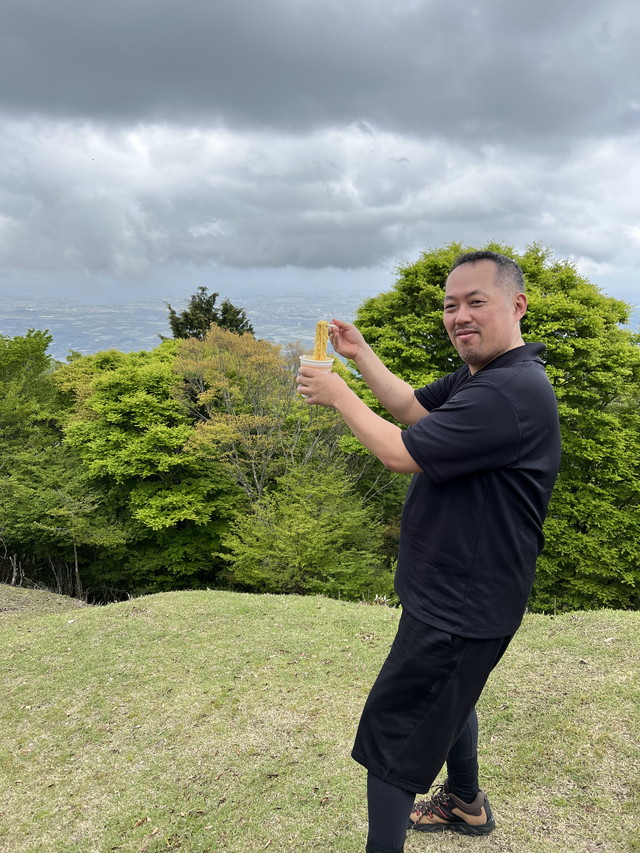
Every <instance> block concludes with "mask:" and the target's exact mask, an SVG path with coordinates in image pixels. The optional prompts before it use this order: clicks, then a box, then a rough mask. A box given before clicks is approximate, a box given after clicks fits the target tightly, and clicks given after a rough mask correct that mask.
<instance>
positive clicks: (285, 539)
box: [224, 462, 392, 599]
mask: <svg viewBox="0 0 640 853" xmlns="http://www.w3.org/2000/svg"><path fill="white" fill-rule="evenodd" d="M276 485H277V488H274V489H273V490H269V491H267V492H265V493H263V495H262V496H261V498H260V499H259V500H258V501H256V502H254V504H253V505H252V507H251V509H250V511H249V512H248V513H247V514H246V515H242V516H239V517H238V518H237V519H236V521H235V522H234V523H233V525H232V527H231V531H230V533H229V534H227V536H226V537H225V539H224V545H225V547H226V549H227V555H226V559H227V560H228V561H229V563H230V568H229V576H230V579H231V580H232V582H233V583H234V584H235V585H236V586H239V587H240V588H245V589H251V590H254V591H256V592H271V593H296V594H300V595H303V594H309V593H311V594H322V595H329V596H332V597H335V598H337V597H342V598H348V599H358V598H361V597H366V598H368V599H372V598H374V596H375V595H388V594H389V593H390V592H391V590H392V575H391V572H390V571H389V570H388V568H387V569H385V566H384V562H383V560H382V557H381V546H382V530H381V526H380V524H379V523H378V522H377V521H376V519H375V517H374V515H373V513H372V512H371V508H370V507H369V508H367V507H366V506H364V505H363V503H362V500H361V499H360V498H359V496H358V495H357V493H356V491H355V489H354V488H353V484H352V483H351V482H350V479H349V476H348V473H347V471H346V469H345V467H344V465H341V464H340V463H336V462H333V463H330V462H327V464H326V465H325V466H324V467H323V468H322V469H313V468H311V467H305V468H294V469H292V470H290V471H289V472H288V473H286V474H284V475H283V476H282V477H280V478H279V479H278V481H277V484H276Z"/></svg>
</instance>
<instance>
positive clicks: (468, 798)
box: [298, 251, 560, 853]
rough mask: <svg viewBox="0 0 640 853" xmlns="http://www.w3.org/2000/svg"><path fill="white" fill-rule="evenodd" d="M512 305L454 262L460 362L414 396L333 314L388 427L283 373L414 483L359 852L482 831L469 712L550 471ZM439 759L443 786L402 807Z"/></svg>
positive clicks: (518, 612) (543, 392)
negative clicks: (424, 836)
mask: <svg viewBox="0 0 640 853" xmlns="http://www.w3.org/2000/svg"><path fill="white" fill-rule="evenodd" d="M526 308H527V297H526V295H525V293H524V279H523V276H522V271H521V269H520V267H519V266H518V265H517V264H516V263H515V262H514V261H512V260H511V259H510V258H507V257H505V256H504V255H499V254H497V253H494V252H489V251H482V252H472V253H467V254H464V255H461V256H460V257H459V258H458V259H457V260H456V262H455V263H454V266H453V268H452V270H451V272H450V274H449V277H448V278H447V282H446V288H445V296H444V325H445V328H446V330H447V332H448V334H449V337H450V339H451V342H452V343H453V345H454V347H455V348H456V350H457V351H458V354H459V355H460V357H461V358H462V360H463V362H465V364H464V366H463V367H461V368H460V369H459V370H458V371H457V372H456V373H453V374H450V375H448V376H445V377H444V378H443V379H439V380H437V381H436V382H433V383H432V384H430V385H428V386H426V387H425V388H421V389H418V390H417V391H415V392H414V391H413V389H412V388H411V387H410V386H409V385H407V383H405V382H404V381H403V380H401V379H400V378H399V377H397V376H394V375H393V374H392V373H391V372H390V371H389V370H387V368H386V367H385V366H384V365H383V364H382V363H381V361H380V360H379V359H378V358H377V356H376V355H375V354H374V353H373V351H372V350H371V348H370V347H369V346H368V345H367V344H366V342H365V341H364V338H363V337H362V335H361V334H360V332H359V331H358V330H357V329H356V328H355V327H354V326H352V325H350V324H347V323H342V322H339V321H337V320H334V321H333V324H332V326H331V328H330V332H331V340H332V343H333V347H334V349H335V350H336V352H338V353H339V354H341V355H343V356H345V357H347V358H350V359H353V361H354V362H355V364H356V366H357V368H358V370H359V371H360V373H361V375H362V377H363V378H364V380H365V382H366V383H367V384H368V385H369V387H370V388H371V390H372V391H373V393H374V394H375V396H376V397H377V398H378V400H379V401H380V402H381V403H382V404H383V405H384V406H385V408H386V409H387V410H388V411H389V412H390V413H391V414H392V415H393V416H394V417H395V418H396V419H397V420H398V421H399V422H400V423H404V424H407V429H404V430H402V429H400V428H399V427H397V426H395V425H394V424H392V423H389V422H388V421H385V420H384V419H383V418H380V417H379V416H378V415H376V414H375V413H374V412H373V411H371V410H370V409H369V408H368V407H367V406H366V405H365V404H364V403H363V402H362V401H361V400H360V399H359V398H358V397H357V396H356V394H354V393H353V392H352V391H351V390H350V389H349V388H348V386H347V385H346V383H345V382H344V381H343V380H342V379H341V378H340V377H339V376H337V375H336V374H321V373H320V372H319V371H314V370H313V369H309V368H301V369H300V371H299V373H298V390H299V391H300V392H301V393H304V394H307V395H308V399H307V403H309V404H310V405H321V406H332V407H334V408H335V409H337V411H338V412H340V414H341V415H342V417H343V418H344V420H345V422H346V423H347V425H348V426H349V428H350V429H351V431H352V432H353V433H354V435H355V436H357V438H359V439H360V441H361V442H362V443H363V444H364V445H365V446H366V447H367V448H368V449H369V450H370V451H371V452H372V453H374V454H375V455H376V456H377V457H378V458H379V459H380V460H381V462H382V463H383V464H384V465H385V466H386V467H387V468H389V469H391V470H393V471H399V472H407V473H408V472H411V473H413V474H414V477H413V479H412V481H411V485H410V487H409V490H408V492H407V497H406V500H405V505H404V509H403V515H402V527H401V534H400V548H399V556H398V569H397V572H396V580H395V585H396V590H397V592H398V596H399V598H400V601H401V604H402V615H401V618H400V624H399V626H398V633H397V635H396V638H395V640H394V642H393V645H392V647H391V651H390V653H389V656H388V658H387V660H386V661H385V663H384V665H383V667H382V670H381V672H380V674H379V676H378V678H377V680H376V682H375V684H374V686H373V688H372V690H371V693H370V695H369V698H368V699H367V702H366V705H365V708H364V711H363V713H362V718H361V720H360V725H359V727H358V733H357V736H356V741H355V745H354V748H353V757H354V758H355V760H356V761H358V762H360V763H361V764H362V765H364V766H365V767H366V768H367V769H368V781H367V799H368V807H369V835H368V840H367V853H401V851H402V850H403V849H404V838H405V835H406V829H407V825H408V826H409V827H411V828H413V829H416V830H420V831H425V832H431V831H436V830H442V829H450V830H454V831H456V832H461V833H464V834H468V835H486V834H487V833H489V832H490V831H491V830H492V829H493V827H494V825H495V823H494V819H493V816H492V813H491V808H490V806H489V802H488V800H487V797H486V794H485V793H484V792H483V791H481V790H480V787H479V782H478V761H477V737H478V728H477V716H476V713H475V705H476V702H477V700H478V698H479V696H480V693H481V692H482V689H483V687H484V685H485V683H486V680H487V678H488V677H489V674H490V672H491V670H492V669H493V667H494V666H495V665H496V664H497V662H498V661H499V660H500V658H501V656H502V655H503V653H504V651H505V649H506V648H507V646H508V644H509V641H510V640H511V638H512V637H513V634H514V633H515V631H516V630H517V628H518V626H519V624H520V622H521V620H522V616H523V613H524V610H525V607H526V602H527V598H528V596H529V593H530V591H531V585H532V582H533V575H534V571H535V564H536V559H537V557H538V554H539V553H540V550H541V549H542V545H543V535H542V523H543V520H544V517H545V514H546V510H547V506H548V503H549V498H550V496H551V491H552V488H553V485H554V482H555V479H556V476H557V472H558V467H559V462H560V432H559V424H558V414H557V404H556V400H555V396H554V394H553V390H552V388H551V385H550V384H549V381H548V379H547V377H546V375H545V372H544V367H543V364H542V362H541V361H540V359H539V358H538V354H539V353H540V351H541V350H542V349H543V345H541V344H525V342H524V341H523V339H522V336H521V332H520V320H521V318H522V317H523V316H524V314H525V312H526ZM445 763H446V765H447V773H448V777H447V780H446V781H445V783H444V785H443V786H441V787H440V789H439V790H438V791H437V793H436V794H435V795H434V796H433V797H432V798H431V799H430V800H428V801H426V802H425V801H423V802H419V803H417V804H415V805H414V797H415V793H416V792H418V791H426V790H428V789H429V788H430V787H431V785H432V784H433V781H434V780H435V778H436V776H437V774H438V773H439V771H440V768H441V767H442V766H443V765H444V764H445ZM407 820H408V824H407Z"/></svg>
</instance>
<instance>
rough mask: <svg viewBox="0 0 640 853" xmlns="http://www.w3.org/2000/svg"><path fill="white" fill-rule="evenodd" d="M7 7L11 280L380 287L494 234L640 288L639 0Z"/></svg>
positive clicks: (614, 284)
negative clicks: (407, 266) (401, 271)
mask: <svg viewBox="0 0 640 853" xmlns="http://www.w3.org/2000/svg"><path fill="white" fill-rule="evenodd" d="M2 5H3V12H2V25H1V27H0V122H1V128H0V289H1V290H2V291H3V292H9V291H15V290H16V288H18V287H24V288H27V289H30V290H32V291H33V289H34V288H40V290H41V291H42V292H46V291H47V290H48V292H49V293H51V294H52V295H56V294H58V295H60V294H62V293H66V292H67V291H69V292H70V291H71V290H73V289H74V288H75V289H76V290H78V289H82V290H84V292H85V294H91V295H92V296H93V295H94V294H95V298H96V299H98V298H104V297H105V296H107V295H108V293H109V292H113V293H114V294H115V293H119V294H125V293H126V294H127V295H130V296H135V295H136V294H137V293H144V294H145V295H148V294H149V292H150V291H153V289H154V288H162V294H163V296H166V295H171V292H170V288H171V285H170V284H169V282H178V281H183V282H186V283H187V285H186V286H188V287H191V284H192V283H193V282H197V283H198V284H200V283H203V284H208V285H212V287H213V288H214V289H222V290H223V291H224V287H225V284H224V283H225V282H242V281H246V282H250V283H251V286H253V287H257V288H260V287H265V288H266V287H273V286H276V284H275V283H277V282H278V281H285V280H287V281H289V282H290V281H293V280H296V281H298V280H299V281H300V282H303V283H304V282H306V283H309V284H310V286H317V284H318V283H319V282H322V281H327V282H334V283H335V282H338V283H339V286H340V287H347V288H348V287H349V286H350V285H351V284H354V286H355V285H356V284H357V286H361V284H362V282H363V281H365V280H369V281H371V282H376V283H379V286H377V285H376V286H377V290H381V289H386V288H387V287H389V286H390V285H391V283H392V281H393V269H394V268H395V266H396V265H397V264H398V263H405V262H411V261H413V260H416V259H417V258H418V256H419V253H420V251H422V250H428V249H429V248H434V247H438V246H441V245H443V244H445V243H447V242H450V241H460V242H463V243H464V244H466V245H471V246H480V245H482V244H483V243H485V242H486V241H488V240H496V241H499V242H502V243H506V244H508V245H512V246H514V247H515V248H516V249H518V250H522V249H524V248H525V246H526V245H527V244H529V243H532V242H536V241H537V242H541V243H543V244H544V245H545V246H548V247H550V248H552V250H553V251H554V253H555V254H556V255H557V256H558V257H560V258H570V259H572V260H573V261H575V262H576V264H577V265H578V267H579V269H580V271H581V272H583V273H584V274H585V275H586V276H587V277H588V278H590V279H591V280H592V281H594V282H596V283H597V284H598V285H600V286H601V287H602V289H603V290H604V291H605V292H607V293H610V294H611V295H615V296H619V297H621V298H624V299H626V300H627V301H630V302H632V303H640V279H639V276H638V270H639V269H640V157H639V153H640V151H639V145H640V59H639V57H640V50H639V49H638V45H639V44H640V9H639V7H638V4H637V2H636V0H598V2H596V1H595V0H560V2H558V0H517V2H516V0H478V2H474V0H340V2H337V0H179V2H178V0H126V2H125V0H110V1H109V2H108V3H104V2H103V3H98V2H96V0H55V2H51V0H3V4H2ZM176 287H177V285H176ZM192 290H193V288H192V287H191V291H192ZM191 291H190V292H191Z"/></svg>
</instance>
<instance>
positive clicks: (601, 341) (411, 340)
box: [356, 243, 640, 610]
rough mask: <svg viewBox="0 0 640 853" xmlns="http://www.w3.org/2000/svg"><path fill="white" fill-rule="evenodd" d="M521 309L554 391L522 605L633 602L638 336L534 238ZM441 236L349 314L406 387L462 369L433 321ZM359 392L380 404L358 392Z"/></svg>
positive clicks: (638, 490) (639, 599)
mask: <svg viewBox="0 0 640 853" xmlns="http://www.w3.org/2000/svg"><path fill="white" fill-rule="evenodd" d="M485 248H489V249H493V250H494V251H499V252H502V253H504V254H507V255H509V256H511V257H513V258H514V259H515V260H517V261H518V262H519V263H520V264H521V265H522V267H523V270H524V273H525V278H526V281H527V293H528V297H529V310H528V313H527V315H526V317H525V318H524V321H523V334H524V336H525V339H526V340H531V341H542V342H543V343H545V344H546V346H547V349H546V350H545V353H544V355H543V358H544V360H545V362H546V367H547V373H548V375H549V378H550V380H551V382H552V384H553V386H554V389H555V391H556V394H557V397H558V403H559V411H560V421H561V428H562V439H563V460H562V467H561V471H560V476H559V478H558V483H557V486H556V489H555V492H554V496H553V498H552V502H551V505H550V508H549V516H548V519H547V523H546V525H545V534H546V540H547V544H546V548H545V550H544V552H543V554H542V556H541V558H540V561H539V564H538V574H537V579H536V583H535V587H534V594H533V597H532V606H533V607H534V608H536V609H540V610H552V609H575V608H589V607H601V606H607V607H623V608H629V607H632V608H637V607H638V606H640V405H639V404H640V347H639V346H638V344H639V342H640V338H639V336H638V335H634V334H633V333H632V332H631V331H629V330H628V329H626V328H624V327H623V326H624V324H625V323H627V322H628V319H629V315H630V306H628V305H626V304H625V303H623V302H620V301H619V300H616V299H613V298H611V297H608V296H606V295H604V294H603V293H602V292H600V290H599V289H598V288H597V287H596V286H595V285H593V284H592V283H590V282H589V281H587V280H586V279H585V278H584V277H582V276H580V275H579V274H578V272H577V270H576V268H575V266H574V265H572V264H571V263H570V262H568V261H562V260H557V259H555V258H553V257H552V254H551V253H550V252H549V251H548V250H545V249H543V248H542V247H540V246H539V245H534V246H531V247H529V248H528V249H527V250H526V251H525V252H524V253H523V254H521V255H519V254H517V253H516V252H514V251H513V249H511V248H509V247H505V246H500V245H497V244H493V243H492V244H489V245H488V246H486V247H485ZM470 250H471V248H470V247H465V248H464V249H463V247H462V246H461V245H460V244H450V245H448V246H445V247H443V248H440V249H436V250H434V251H431V252H428V253H423V254H422V256H421V257H420V259H419V260H418V261H416V262H415V263H414V264H410V265H407V266H403V267H400V268H399V270H398V279H397V281H396V283H395V285H394V287H393V288H392V290H391V291H390V292H388V293H384V294H381V295H379V296H376V297H374V298H372V299H369V300H367V301H366V302H365V303H364V304H363V305H362V306H361V308H360V310H359V312H358V316H357V319H356V322H357V324H358V326H359V328H360V329H361V331H362V332H363V334H364V335H365V337H366V338H367V340H368V341H369V342H370V343H371V345H372V346H373V347H374V349H375V350H376V351H377V353H378V355H379V356H380V357H381V358H382V360H383V361H384V362H385V364H386V365H387V366H388V367H389V368H390V369H391V370H393V371H394V372H395V373H397V374H398V375H400V376H402V377H403V378H404V379H406V380H407V381H408V382H410V383H411V384H412V385H413V386H415V387H418V386H420V385H424V384H426V383H428V382H430V381H433V380H434V379H436V378H437V377H439V376H442V375H443V374H445V373H448V372H451V371H452V370H455V369H457V367H459V366H460V361H459V359H458V356H457V354H456V352H455V350H454V349H453V347H452V346H451V344H450V342H449V340H448V338H447V336H446V334H445V332H444V329H443V326H442V300H443V294H444V284H445V280H446V276H447V273H448V270H449V269H450V266H451V264H452V263H453V260H454V259H455V257H456V256H457V255H458V254H459V252H460V251H470ZM362 396H363V398H364V399H366V400H367V402H368V403H370V404H371V405H372V406H373V407H374V408H376V409H377V410H378V411H379V410H380V409H379V406H378V404H377V403H376V402H375V401H374V400H373V399H372V397H371V395H370V393H369V392H368V390H367V389H364V388H363V390H362Z"/></svg>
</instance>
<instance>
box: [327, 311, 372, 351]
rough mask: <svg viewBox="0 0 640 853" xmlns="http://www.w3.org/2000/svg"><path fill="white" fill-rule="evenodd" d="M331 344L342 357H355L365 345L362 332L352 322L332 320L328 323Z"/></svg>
mask: <svg viewBox="0 0 640 853" xmlns="http://www.w3.org/2000/svg"><path fill="white" fill-rule="evenodd" d="M329 338H330V339H331V346H332V347H333V348H334V350H335V351H336V352H337V353H338V355H341V356H343V357H344V358H351V359H355V358H356V357H357V356H358V354H359V353H360V352H361V351H362V350H363V349H364V347H365V345H366V344H365V340H364V338H363V337H362V333H361V332H359V331H358V329H356V327H355V326H354V325H353V324H352V323H343V322H342V321H341V320H332V321H331V322H330V323H329Z"/></svg>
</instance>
